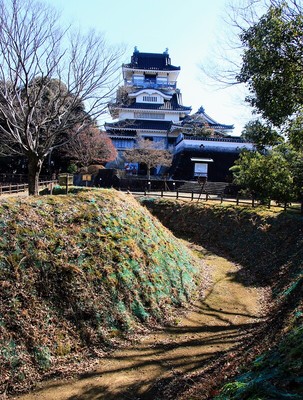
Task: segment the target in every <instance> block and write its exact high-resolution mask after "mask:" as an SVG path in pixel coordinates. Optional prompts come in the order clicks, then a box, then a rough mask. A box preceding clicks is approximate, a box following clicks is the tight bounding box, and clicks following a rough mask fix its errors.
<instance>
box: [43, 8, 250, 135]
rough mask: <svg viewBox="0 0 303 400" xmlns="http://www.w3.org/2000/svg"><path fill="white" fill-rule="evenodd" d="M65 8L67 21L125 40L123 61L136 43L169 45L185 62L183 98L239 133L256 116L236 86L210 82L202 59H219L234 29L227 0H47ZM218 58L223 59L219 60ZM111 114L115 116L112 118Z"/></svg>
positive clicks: (159, 48) (144, 47)
mask: <svg viewBox="0 0 303 400" xmlns="http://www.w3.org/2000/svg"><path fill="white" fill-rule="evenodd" d="M42 2H44V3H49V4H51V5H52V6H53V7H54V8H56V9H58V10H59V11H61V18H62V23H64V24H65V23H66V24H68V23H72V24H74V25H76V26H77V27H78V26H80V28H81V29H83V30H89V29H90V28H93V29H95V30H96V31H100V32H101V33H104V35H105V37H106V40H107V42H108V43H109V44H112V45H119V44H124V45H125V47H126V52H125V57H124V59H123V60H122V61H123V62H129V61H130V57H131V55H132V52H133V49H134V47H135V46H137V47H138V50H139V51H142V52H155V53H162V52H163V51H165V49H166V48H168V51H169V55H170V57H171V60H172V64H173V65H177V66H180V67H181V72H180V75H179V79H178V87H179V89H180V90H181V92H182V95H183V104H184V105H186V106H192V109H193V112H195V111H197V109H198V108H199V107H200V106H201V105H202V106H203V107H204V108H205V111H206V113H207V114H208V115H210V116H211V117H212V118H214V119H215V120H217V121H218V122H221V123H224V124H234V125H235V131H234V134H236V135H239V134H240V133H241V130H242V128H243V125H244V124H245V123H246V122H247V121H248V120H249V119H251V115H250V109H249V107H247V106H244V105H243V103H244V94H243V92H242V91H240V90H239V89H237V88H228V89H220V90H218V88H217V87H214V86H211V85H210V84H209V80H208V78H207V77H206V76H204V74H203V73H202V71H201V68H200V65H208V64H209V63H210V62H214V59H215V57H216V54H217V53H218V49H219V48H220V44H219V42H220V37H221V38H222V37H224V36H226V35H228V34H229V30H230V27H228V26H227V25H226V24H225V23H224V20H223V18H224V16H225V14H226V12H227V8H226V3H227V0H153V1H144V0H63V1H62V0H43V1H42ZM218 62H219V61H218ZM109 119H110V118H109Z"/></svg>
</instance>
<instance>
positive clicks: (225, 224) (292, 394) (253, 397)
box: [142, 198, 303, 400]
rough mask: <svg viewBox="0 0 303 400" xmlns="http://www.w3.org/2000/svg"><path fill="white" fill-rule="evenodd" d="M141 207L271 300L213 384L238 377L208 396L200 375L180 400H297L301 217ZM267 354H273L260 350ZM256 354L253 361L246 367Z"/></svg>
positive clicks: (302, 392)
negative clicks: (234, 267) (233, 265)
mask: <svg viewBox="0 0 303 400" xmlns="http://www.w3.org/2000/svg"><path fill="white" fill-rule="evenodd" d="M142 202H143V203H144V204H145V205H146V206H148V208H149V209H150V210H152V212H153V214H155V215H157V216H158V218H159V219H160V220H161V221H162V223H164V225H166V226H167V227H169V229H171V230H172V231H173V232H174V233H175V234H178V235H183V236H185V237H187V238H190V239H191V240H193V241H195V242H196V243H199V244H201V245H202V246H204V247H205V248H207V249H210V250H211V251H213V252H215V253H217V254H221V255H223V256H224V257H228V258H230V259H231V260H232V261H234V262H237V263H238V264H239V266H241V268H240V269H239V271H238V272H237V273H236V274H234V275H233V276H232V279H234V280H235V281H237V282H241V283H242V284H244V285H247V286H254V287H265V288H266V289H267V290H268V293H269V294H270V303H269V304H268V306H269V317H268V320H267V321H266V323H265V324H264V326H263V329H262V330H261V331H260V332H258V333H257V332H256V340H255V343H254V344H253V346H252V347H251V348H250V349H249V350H248V351H247V350H246V351H245V352H244V351H243V352H241V351H240V352H239V355H238V357H237V359H236V360H235V361H234V362H233V363H231V362H230V359H228V356H227V358H226V360H224V359H223V361H222V363H221V365H219V368H218V369H217V372H216V379H217V384H218V385H220V384H221V383H222V382H224V381H226V376H229V377H230V376H231V375H235V374H236V372H243V374H242V375H239V376H238V377H237V378H235V380H234V381H231V382H230V383H228V384H226V386H225V387H224V388H223V389H222V392H221V394H220V395H219V397H217V398H216V397H214V396H213V395H210V394H208V395H207V393H214V392H217V391H216V390H215V391H212V390H210V391H209V389H211V388H210V387H209V386H207V385H206V384H205V376H204V377H202V379H201V382H200V383H199V384H198V386H197V389H196V390H193V391H194V392H195V396H194V395H192V396H191V397H188V396H187V393H185V395H183V397H182V396H181V398H182V399H183V398H184V399H185V398H186V399H187V398H192V399H199V400H201V399H206V398H207V399H208V398H212V399H213V398H216V399H218V400H232V399H239V400H243V399H247V400H265V399H302V398H303V262H302V260H303V218H302V216H300V215H296V214H288V213H285V212H273V211H270V210H267V209H261V208H260V209H252V208H244V207H237V206H221V205H209V204H205V203H193V202H191V203H190V202H176V201H171V200H155V199H153V198H150V199H148V198H146V199H143V200H142ZM268 348H271V350H270V351H266V350H268ZM254 354H255V357H256V358H255V361H254V362H253V363H252V364H248V365H247V359H251V358H252V357H253V355H254ZM245 364H246V365H245ZM222 371H224V373H223V372H222ZM227 371H229V375H227ZM212 374H213V372H212ZM196 381H197V379H196ZM208 391H209V392H208Z"/></svg>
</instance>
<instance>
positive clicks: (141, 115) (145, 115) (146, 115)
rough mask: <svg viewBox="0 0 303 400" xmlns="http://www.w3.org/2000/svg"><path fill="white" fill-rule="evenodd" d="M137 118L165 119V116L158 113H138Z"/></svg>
mask: <svg viewBox="0 0 303 400" xmlns="http://www.w3.org/2000/svg"><path fill="white" fill-rule="evenodd" d="M135 118H143V119H164V118H165V114H160V113H159V114H158V113H149V112H136V113H135Z"/></svg>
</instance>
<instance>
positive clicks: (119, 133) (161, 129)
mask: <svg viewBox="0 0 303 400" xmlns="http://www.w3.org/2000/svg"><path fill="white" fill-rule="evenodd" d="M179 72H180V67H176V66H174V65H172V64H171V60H170V57H169V54H168V50H167V49H166V50H165V52H164V53H141V52H139V51H138V49H137V48H136V47H135V50H134V53H133V55H132V57H131V62H130V63H129V64H123V65H122V73H123V80H124V85H123V86H121V87H120V88H119V89H118V91H117V96H116V101H115V102H113V103H111V104H110V105H109V110H110V113H111V116H112V117H113V119H117V120H118V121H117V122H113V123H106V124H105V129H106V131H107V133H108V135H109V137H110V138H111V139H112V141H113V144H114V146H115V147H116V148H117V150H118V151H119V152H120V153H123V150H126V149H129V148H133V147H134V145H135V142H136V139H137V138H138V137H143V138H146V139H149V140H152V141H154V142H161V146H163V149H171V150H173V148H174V145H175V142H176V138H177V136H178V133H176V132H172V131H171V127H172V125H173V124H178V123H180V121H181V120H182V119H183V118H185V117H186V115H188V114H189V113H190V111H191V107H185V106H183V104H182V96H181V92H180V90H179V89H178V88H177V79H178V75H179Z"/></svg>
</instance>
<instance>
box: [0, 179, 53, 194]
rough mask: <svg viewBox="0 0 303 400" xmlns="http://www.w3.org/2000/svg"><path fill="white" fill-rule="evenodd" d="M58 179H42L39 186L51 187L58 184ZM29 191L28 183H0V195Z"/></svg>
mask: <svg viewBox="0 0 303 400" xmlns="http://www.w3.org/2000/svg"><path fill="white" fill-rule="evenodd" d="M57 182H58V181H56V180H55V181H54V180H51V181H40V182H39V188H46V187H49V188H51V187H52V186H53V185H55V184H57ZM27 191H28V183H17V184H12V183H5V184H3V183H0V196H2V195H7V194H16V193H24V192H27Z"/></svg>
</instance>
